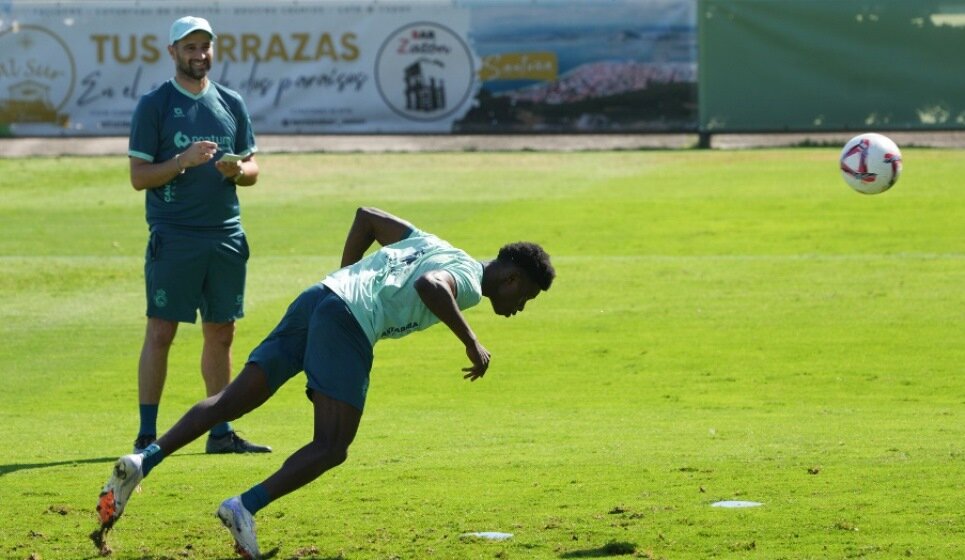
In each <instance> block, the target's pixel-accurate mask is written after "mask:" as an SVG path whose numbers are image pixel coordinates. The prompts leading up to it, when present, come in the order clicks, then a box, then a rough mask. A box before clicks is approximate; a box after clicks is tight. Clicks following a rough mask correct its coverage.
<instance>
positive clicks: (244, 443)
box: [204, 431, 271, 453]
mask: <svg viewBox="0 0 965 560" xmlns="http://www.w3.org/2000/svg"><path fill="white" fill-rule="evenodd" d="M204 452H205V453H271V448H270V447H268V446H267V445H258V444H257V443H251V442H250V441H248V440H246V439H244V438H242V437H241V436H239V435H238V434H237V433H236V432H234V431H231V432H228V433H227V434H225V435H223V436H221V437H215V436H212V435H211V434H208V444H207V445H205V448H204Z"/></svg>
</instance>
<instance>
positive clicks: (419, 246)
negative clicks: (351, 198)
mask: <svg viewBox="0 0 965 560" xmlns="http://www.w3.org/2000/svg"><path fill="white" fill-rule="evenodd" d="M431 270H445V271H446V272H448V273H449V274H451V275H452V277H453V278H454V279H455V281H456V303H457V304H458V306H459V309H468V308H470V307H472V306H474V305H476V304H477V303H479V301H480V300H481V299H482V273H483V268H482V263H480V262H479V261H477V260H475V259H473V258H472V257H470V256H469V255H468V254H466V253H465V252H464V251H462V250H460V249H456V248H455V247H453V246H452V245H450V244H449V243H447V242H445V241H443V240H442V239H439V238H438V237H436V236H434V235H432V234H429V233H426V232H423V231H419V230H414V231H413V232H412V233H411V234H409V237H407V238H405V239H403V240H402V241H399V242H397V243H393V244H391V245H386V246H385V247H382V248H381V249H379V250H378V251H377V252H375V253H373V254H371V255H369V256H367V257H365V258H364V259H362V260H360V261H359V262H357V263H355V264H353V265H351V266H347V267H345V268H342V269H340V270H337V271H335V272H333V273H331V274H329V275H328V276H327V277H326V278H325V279H324V280H322V283H323V284H325V285H326V286H328V288H329V289H330V290H332V291H333V292H335V294H336V295H338V296H339V297H340V298H342V300H343V301H345V303H346V305H348V308H349V309H350V310H351V311H352V315H353V316H354V317H355V319H356V320H357V321H358V323H359V325H360V326H361V327H362V330H363V331H364V332H365V335H366V337H367V338H368V339H369V342H371V343H372V344H373V345H374V344H375V342H376V341H377V340H379V339H382V338H401V337H403V336H405V335H407V334H409V333H411V332H415V331H421V330H423V329H426V328H428V327H430V326H432V325H434V324H436V323H438V322H439V318H438V317H436V316H435V314H433V313H432V312H431V311H429V308H428V307H426V305H425V304H424V303H423V302H422V298H420V297H419V294H418V292H416V289H415V281H416V280H417V279H418V278H419V277H420V276H422V275H423V274H425V273H426V272H429V271H431Z"/></svg>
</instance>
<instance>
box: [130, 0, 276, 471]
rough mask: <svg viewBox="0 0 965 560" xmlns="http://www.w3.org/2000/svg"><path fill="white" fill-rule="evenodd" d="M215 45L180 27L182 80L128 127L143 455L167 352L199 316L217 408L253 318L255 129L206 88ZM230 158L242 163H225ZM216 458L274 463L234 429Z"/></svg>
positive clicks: (177, 55) (175, 29) (221, 431)
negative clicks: (246, 217) (241, 326)
mask: <svg viewBox="0 0 965 560" xmlns="http://www.w3.org/2000/svg"><path fill="white" fill-rule="evenodd" d="M214 38H215V34H214V32H213V31H212V30H211V25H210V24H209V23H208V21H207V20H205V19H202V18H196V17H191V16H188V17H183V18H181V19H179V20H177V21H175V22H174V24H172V25H171V32H170V41H169V45H168V53H169V54H170V55H171V59H172V60H173V61H174V65H175V75H174V79H172V80H168V81H167V82H165V83H163V84H162V85H161V86H160V87H158V88H157V89H155V90H154V91H152V92H150V93H148V94H146V95H144V96H143V97H142V98H141V100H140V102H139V103H138V104H137V109H135V111H134V116H133V119H132V121H131V137H130V143H129V148H128V155H129V156H130V164H131V184H132V185H133V186H134V189H135V190H138V191H144V192H145V206H146V208H147V223H148V226H149V229H150V239H149V241H148V245H147V254H146V255H145V263H144V280H145V283H146V288H147V332H146V333H145V335H144V346H143V347H142V349H141V359H140V362H139V363H138V372H137V379H138V383H137V388H138V399H139V402H140V416H141V425H140V429H139V430H138V434H137V439H136V440H135V441H134V450H135V452H137V451H141V450H143V449H145V448H147V446H149V445H150V444H151V443H153V442H154V440H155V439H156V437H157V436H156V434H157V433H158V432H157V414H158V405H159V403H160V402H161V393H162V391H163V390H164V380H165V378H166V377H167V365H168V352H169V351H170V349H171V343H172V342H173V341H174V336H175V334H176V333H177V330H178V323H194V322H195V321H196V320H197V311H198V310H199V309H200V310H201V331H202V333H203V336H204V347H203V349H202V351H201V375H202V377H204V384H205V389H206V390H207V394H208V396H211V395H216V394H218V392H219V391H221V390H222V389H224V388H225V386H227V385H228V382H229V381H230V380H231V343H232V340H233V339H234V331H235V320H236V319H239V318H241V317H243V316H244V294H245V267H246V263H247V260H248V243H247V241H246V239H245V232H244V230H243V229H242V227H241V215H240V212H239V208H238V194H237V192H236V191H237V187H239V186H250V185H254V184H255V182H256V181H257V180H258V164H257V163H256V162H255V158H254V154H255V152H256V151H257V146H256V145H255V137H254V133H253V131H252V129H251V118H250V117H249V115H248V109H247V108H246V107H245V103H244V101H243V100H242V98H241V96H240V95H238V94H237V93H235V92H234V91H231V90H229V89H227V88H225V87H222V86H221V85H218V84H216V83H214V82H212V81H211V80H209V79H208V72H209V71H210V70H211V57H212V46H211V42H212V40H213V39H214ZM225 154H237V156H240V158H239V157H236V158H234V160H233V161H232V158H231V157H228V158H225V159H221V158H222V157H223V156H224V155H225ZM206 451H207V452H208V453H247V452H253V453H265V452H269V451H271V448H269V447H265V446H261V445H255V444H252V443H250V442H247V441H245V440H244V439H242V438H240V437H239V436H238V435H237V434H236V433H235V432H234V430H233V429H232V428H231V424H229V423H228V422H222V423H219V424H217V425H215V426H213V427H212V429H211V433H210V435H209V437H208V442H207V447H206Z"/></svg>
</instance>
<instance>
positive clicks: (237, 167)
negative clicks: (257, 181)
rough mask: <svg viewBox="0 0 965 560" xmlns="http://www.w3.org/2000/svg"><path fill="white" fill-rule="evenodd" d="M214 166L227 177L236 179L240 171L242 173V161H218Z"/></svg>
mask: <svg viewBox="0 0 965 560" xmlns="http://www.w3.org/2000/svg"><path fill="white" fill-rule="evenodd" d="M214 166H215V167H216V168H218V171H220V172H221V174H222V175H224V176H225V178H227V179H234V178H235V177H236V176H237V175H238V173H241V162H240V161H216V162H214Z"/></svg>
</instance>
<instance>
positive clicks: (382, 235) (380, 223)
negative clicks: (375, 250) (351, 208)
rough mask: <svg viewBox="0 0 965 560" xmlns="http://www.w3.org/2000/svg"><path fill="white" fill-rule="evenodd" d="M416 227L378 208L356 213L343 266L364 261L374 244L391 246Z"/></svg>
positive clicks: (365, 208) (344, 252) (360, 209)
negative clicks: (363, 258) (366, 253)
mask: <svg viewBox="0 0 965 560" xmlns="http://www.w3.org/2000/svg"><path fill="white" fill-rule="evenodd" d="M413 229H415V227H414V226H413V225H412V224H410V223H409V222H407V221H405V220H403V219H402V218H399V217H398V216H393V215H392V214H389V213H388V212H385V211H383V210H379V209H378V208H369V207H363V208H359V209H358V210H356V211H355V220H354V221H353V222H352V227H351V228H349V230H348V237H347V238H346V239H345V248H344V249H343V250H342V266H343V267H345V266H349V265H352V264H355V263H357V262H359V261H360V260H362V257H363V256H364V255H365V252H366V251H368V249H369V247H371V246H372V243H373V242H375V241H378V242H379V244H380V245H391V244H392V243H395V242H396V241H401V240H403V239H405V238H406V236H408V235H409V233H410V232H412V230H413Z"/></svg>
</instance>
